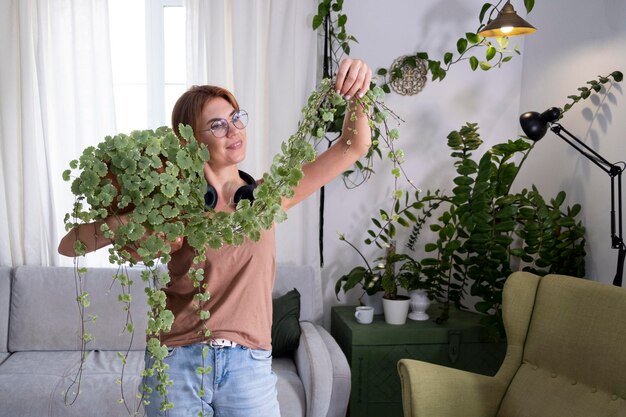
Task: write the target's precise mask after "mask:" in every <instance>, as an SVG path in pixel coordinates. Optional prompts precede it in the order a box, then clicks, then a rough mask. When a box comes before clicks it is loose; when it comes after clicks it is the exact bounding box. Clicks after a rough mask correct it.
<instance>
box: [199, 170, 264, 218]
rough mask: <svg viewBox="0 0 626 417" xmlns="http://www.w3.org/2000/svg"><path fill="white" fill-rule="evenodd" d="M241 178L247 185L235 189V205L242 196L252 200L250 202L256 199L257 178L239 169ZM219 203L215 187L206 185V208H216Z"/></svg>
mask: <svg viewBox="0 0 626 417" xmlns="http://www.w3.org/2000/svg"><path fill="white" fill-rule="evenodd" d="M239 178H241V179H242V180H244V181H245V182H246V185H243V186H241V187H239V188H238V189H237V191H235V197H234V200H235V205H236V204H237V203H239V200H241V199H242V198H243V199H244V200H250V203H252V202H253V201H254V189H255V188H256V180H255V179H254V178H252V176H251V175H250V174H247V173H245V172H243V171H241V170H239ZM216 205H217V191H215V188H214V187H213V186H212V185H211V184H208V185H207V187H206V193H205V194H204V209H205V210H210V209H214V208H215V206H216Z"/></svg>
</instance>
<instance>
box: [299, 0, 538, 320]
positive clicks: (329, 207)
mask: <svg viewBox="0 0 626 417" xmlns="http://www.w3.org/2000/svg"><path fill="white" fill-rule="evenodd" d="M483 3H484V2H483V1H482V0H471V1H470V0H446V1H441V0H422V1H419V2H416V1H413V0H395V1H392V2H381V1H380V0H358V1H357V0H352V1H347V2H345V4H344V10H345V12H346V13H347V15H348V25H347V26H348V32H349V33H351V34H353V35H354V36H355V37H356V38H357V39H358V41H359V43H358V44H356V45H354V46H353V50H352V52H351V57H353V58H362V59H365V60H366V61H367V62H368V63H369V64H370V65H371V66H372V67H373V68H374V69H377V68H380V67H389V66H390V65H391V63H392V62H393V61H394V59H396V58H397V57H399V56H402V55H407V54H413V53H415V52H417V51H427V52H428V53H429V55H430V56H431V57H433V58H434V57H440V58H441V57H442V56H443V54H444V53H445V52H446V51H456V41H457V39H458V38H459V37H460V36H461V35H462V34H464V33H465V32H470V31H475V30H476V29H477V27H478V13H479V11H480V8H481V6H482V5H483ZM520 3H521V2H520ZM516 7H521V9H522V10H521V11H523V5H521V4H520V6H517V5H516ZM522 15H524V16H525V13H522ZM524 41H525V39H524V38H523V37H522V38H512V40H511V42H512V43H513V44H518V45H519V46H520V49H522V51H523V49H524V48H523V43H524ZM521 78H522V59H521V57H519V56H516V57H515V58H514V59H513V60H512V61H511V62H509V63H507V64H505V65H504V66H503V67H502V68H500V69H494V70H491V71H489V72H483V71H481V70H478V71H477V72H472V71H471V69H470V68H469V65H468V64H467V63H460V64H457V65H455V66H453V67H452V69H451V70H450V72H449V74H448V76H447V77H446V79H445V80H444V81H443V82H441V83H440V82H435V83H433V82H431V81H430V80H429V82H428V83H427V84H426V87H425V88H424V90H423V91H422V92H421V93H419V94H418V95H415V96H400V95H398V94H395V93H393V94H391V95H388V96H387V98H386V99H385V102H386V103H387V104H388V106H389V107H390V108H391V109H393V110H394V111H395V112H396V113H397V114H398V115H399V116H400V117H402V118H403V119H404V120H405V121H406V123H404V124H403V125H401V126H400V141H399V147H400V148H402V149H404V150H405V151H406V154H407V161H406V164H405V168H406V169H407V171H408V172H409V173H410V176H411V178H412V180H413V181H414V182H415V184H416V185H417V186H418V187H420V188H421V189H423V190H426V189H436V188H441V187H443V188H445V189H446V190H447V191H450V188H451V181H450V180H451V179H452V178H453V177H454V174H455V172H454V169H453V167H452V165H451V158H450V156H449V154H450V151H449V148H448V147H447V145H446V142H447V139H446V136H447V135H448V133H449V132H450V131H452V130H457V129H459V128H460V127H461V126H462V125H464V124H465V123H466V122H476V123H478V124H479V126H480V133H481V135H482V138H483V140H484V141H485V145H483V148H481V150H479V152H480V154H482V151H484V150H485V149H487V147H488V146H490V144H495V143H499V142H502V141H505V140H507V139H516V138H517V135H518V130H519V129H518V126H519V125H518V122H517V120H518V116H519V103H520V86H521ZM375 169H376V172H377V174H376V175H375V176H374V177H373V178H372V180H371V181H370V182H368V183H367V184H365V185H364V186H361V187H359V188H357V189H353V190H346V188H345V187H344V185H343V183H342V181H341V180H336V181H334V182H333V183H332V184H330V185H329V186H328V187H327V189H326V216H325V219H326V220H325V221H326V227H325V239H324V242H325V251H324V254H325V267H324V268H323V270H322V280H323V284H324V296H325V301H326V308H327V313H328V309H329V308H330V305H332V304H337V303H338V301H337V300H336V298H335V295H334V285H335V281H336V279H337V278H338V277H339V276H341V275H342V274H344V273H346V272H348V271H349V270H350V269H351V268H352V267H354V266H355V265H357V264H360V263H361V260H360V258H359V257H358V255H357V254H356V253H355V252H354V251H353V250H352V249H351V248H349V247H348V245H347V244H345V243H344V242H341V241H339V240H338V238H337V232H342V233H345V234H346V235H347V237H348V238H349V239H350V240H351V241H352V242H354V243H359V244H361V242H362V241H363V239H365V238H366V237H367V236H366V231H367V229H368V228H369V227H370V226H371V223H370V218H371V217H373V216H375V215H376V214H377V212H378V209H379V208H380V207H388V206H389V201H390V192H391V189H392V177H391V175H390V174H389V170H390V169H391V167H390V166H389V165H384V164H382V163H381V161H380V160H377V162H376V166H375ZM409 232H410V230H408V229H407V230H406V231H405V233H402V234H401V235H399V236H398V240H397V244H398V247H400V246H402V245H404V244H405V243H406V238H407V237H408V233H409ZM315 238H316V236H310V237H308V240H313V239H315ZM422 245H423V242H422ZM360 247H361V248H362V249H363V252H364V253H365V254H366V255H367V256H368V258H369V259H371V260H373V259H374V258H376V257H378V256H380V255H381V254H382V253H381V252H380V251H378V250H377V248H376V247H368V246H366V245H364V244H361V245H360ZM357 296H358V294H357V291H352V292H350V293H349V294H348V296H347V297H345V296H342V298H341V303H355V302H356V297H357ZM327 317H328V314H327Z"/></svg>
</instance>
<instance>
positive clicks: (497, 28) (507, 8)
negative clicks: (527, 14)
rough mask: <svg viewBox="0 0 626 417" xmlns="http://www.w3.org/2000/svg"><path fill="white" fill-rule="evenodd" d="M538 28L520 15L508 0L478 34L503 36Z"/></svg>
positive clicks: (515, 34)
mask: <svg viewBox="0 0 626 417" xmlns="http://www.w3.org/2000/svg"><path fill="white" fill-rule="evenodd" d="M536 30H537V29H536V28H535V27H534V26H533V25H531V24H530V23H528V22H527V21H525V20H524V19H522V18H521V17H519V16H518V15H517V12H516V11H515V9H514V8H513V6H512V5H511V2H510V1H507V2H506V4H505V5H504V7H503V8H502V10H501V11H500V13H498V16H497V17H496V18H495V19H493V20H491V21H490V22H489V23H487V26H485V27H484V28H483V30H481V31H480V32H478V34H479V35H480V36H484V37H489V36H495V37H503V36H517V35H527V34H529V33H533V32H535V31H536Z"/></svg>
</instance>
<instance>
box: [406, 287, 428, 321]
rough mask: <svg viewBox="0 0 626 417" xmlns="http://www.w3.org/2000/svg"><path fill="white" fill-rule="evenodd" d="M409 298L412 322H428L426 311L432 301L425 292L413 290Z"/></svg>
mask: <svg viewBox="0 0 626 417" xmlns="http://www.w3.org/2000/svg"><path fill="white" fill-rule="evenodd" d="M409 296H410V297H411V300H410V304H411V312H410V313H409V318H410V319H411V320H420V321H423V320H428V319H429V317H428V314H426V310H427V309H428V307H430V299H429V298H428V295H427V294H426V291H424V290H412V291H409Z"/></svg>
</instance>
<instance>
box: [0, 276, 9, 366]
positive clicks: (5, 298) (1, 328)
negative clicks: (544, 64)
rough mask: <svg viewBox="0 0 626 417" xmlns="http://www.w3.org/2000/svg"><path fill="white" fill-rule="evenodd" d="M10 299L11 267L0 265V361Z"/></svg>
mask: <svg viewBox="0 0 626 417" xmlns="http://www.w3.org/2000/svg"><path fill="white" fill-rule="evenodd" d="M10 301H11V267H8V266H0V363H1V362H2V359H1V357H2V355H1V354H2V352H7V351H8V350H7V348H8V335H9V304H10Z"/></svg>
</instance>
